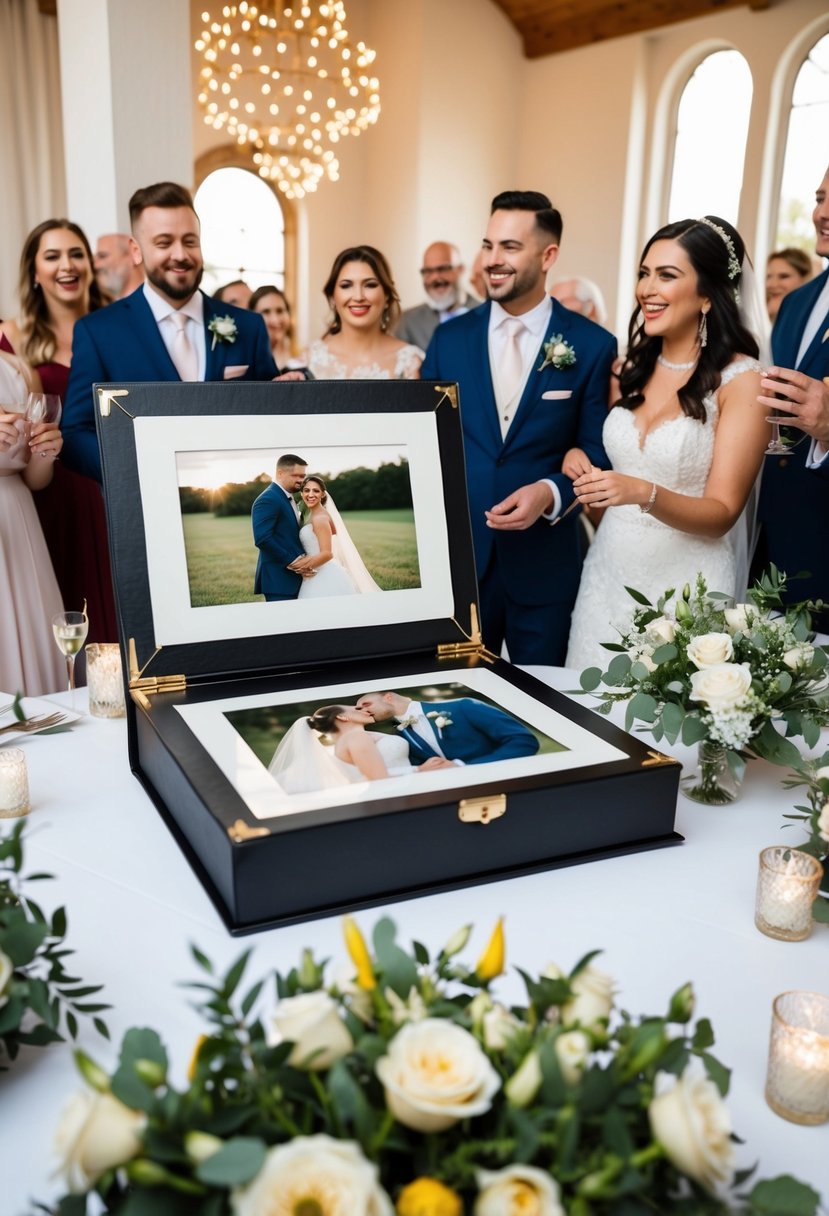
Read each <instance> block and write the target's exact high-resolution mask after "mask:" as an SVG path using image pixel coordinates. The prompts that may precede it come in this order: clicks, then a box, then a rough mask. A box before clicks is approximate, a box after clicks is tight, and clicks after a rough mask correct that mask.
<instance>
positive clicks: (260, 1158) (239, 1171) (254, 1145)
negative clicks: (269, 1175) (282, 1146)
mask: <svg viewBox="0 0 829 1216" xmlns="http://www.w3.org/2000/svg"><path fill="white" fill-rule="evenodd" d="M266 1153H267V1147H266V1145H265V1142H264V1141H263V1140H257V1139H255V1138H254V1137H252V1136H237V1137H236V1138H235V1139H233V1140H228V1142H227V1143H226V1144H225V1145H224V1147H223V1148H220V1149H219V1151H218V1152H217V1153H214V1154H213V1155H212V1157H208V1158H207V1160H206V1161H202V1162H201V1164H200V1165H198V1166H197V1167H196V1177H197V1178H198V1180H199V1181H200V1182H204V1183H206V1184H207V1185H208V1186H222V1187H232V1186H244V1185H245V1183H246V1182H250V1181H251V1179H252V1178H255V1177H256V1175H257V1174H258V1173H259V1171H260V1170H261V1168H262V1166H263V1165H264V1163H265V1156H266Z"/></svg>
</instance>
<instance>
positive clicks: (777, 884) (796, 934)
mask: <svg viewBox="0 0 829 1216" xmlns="http://www.w3.org/2000/svg"><path fill="white" fill-rule="evenodd" d="M822 878H823V866H822V865H821V864H820V862H819V861H818V860H817V858H816V857H812V856H810V854H809V853H803V852H801V851H800V850H799V849H790V848H787V847H786V846H785V845H773V846H772V847H771V848H768V849H763V850H762V852H761V853H760V869H759V873H758V875H757V900H756V903H755V908H754V923H755V925H756V926H757V928H758V929H759V930H760V932H761V933H765V934H766V936H767V937H776V938H778V939H779V940H780V941H784V942H800V941H803V939H804V938H806V937H808V936H809V934H810V933H811V932H812V904H813V903H814V901H815V899H816V898H817V893H818V888H819V887H820V883H821V879H822Z"/></svg>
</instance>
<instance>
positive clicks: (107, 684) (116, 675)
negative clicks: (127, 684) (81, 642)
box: [86, 642, 127, 718]
mask: <svg viewBox="0 0 829 1216" xmlns="http://www.w3.org/2000/svg"><path fill="white" fill-rule="evenodd" d="M86 684H87V689H88V691H89V712H90V713H91V714H92V716H93V718H123V717H124V715H125V714H126V712H127V710H126V705H125V704H124V673H123V669H122V667H121V649H120V647H119V646H118V645H117V643H115V642H90V643H89V644H88V646H87V647H86Z"/></svg>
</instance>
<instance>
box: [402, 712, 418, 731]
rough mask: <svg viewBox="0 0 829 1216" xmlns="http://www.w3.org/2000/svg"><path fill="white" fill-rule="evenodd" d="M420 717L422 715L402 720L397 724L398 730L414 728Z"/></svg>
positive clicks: (411, 715) (414, 715) (410, 715)
mask: <svg viewBox="0 0 829 1216" xmlns="http://www.w3.org/2000/svg"><path fill="white" fill-rule="evenodd" d="M419 717H420V714H409V715H408V717H406V718H401V719H400V721H399V722H398V723H397V729H398V730H408V729H409V727H410V726H414V724H415V722H416V721H417V720H418V718H419Z"/></svg>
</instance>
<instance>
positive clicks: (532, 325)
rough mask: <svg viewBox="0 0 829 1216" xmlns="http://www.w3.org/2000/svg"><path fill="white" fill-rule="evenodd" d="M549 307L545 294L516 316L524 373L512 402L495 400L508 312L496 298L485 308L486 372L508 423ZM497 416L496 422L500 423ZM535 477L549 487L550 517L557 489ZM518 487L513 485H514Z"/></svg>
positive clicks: (553, 514)
mask: <svg viewBox="0 0 829 1216" xmlns="http://www.w3.org/2000/svg"><path fill="white" fill-rule="evenodd" d="M552 311H553V302H552V300H551V299H550V297H549V296H548V295H545V296H544V299H543V300H542V301H541V303H540V304H536V306H535V308H531V309H530V311H529V312H522V313H521V314H520V316H519V317H518V320H519V321H521V322H522V323H523V325H524V331H523V333H522V334H521V335H520V337H519V342H520V346H521V358H522V361H523V364H524V375H523V378H522V380H521V390H520V392H518V394H517V395H516V396H515V397H514V398H513V401H512V402H500V401H498V396H499V394H498V390H497V385H498V368H499V366H500V364H501V360H502V359H503V356H504V351H505V349H506V344H507V326H506V324H505V322H506V321H508V320H509V319H510V318H511V317H512V315H513V314H512V313H509V312H507V310H506V309H505V308H502V307H501V305H500V304H499V303H498V301H497V300H493V301H492V305H491V307H490V310H489V332H488V335H487V343H488V346H489V373H490V377H491V379H492V387H493V389H494V390H495V398H496V401H497V402H498V408H499V411H503V412H504V413H506V414H507V421H508V424H509V425H510V426H511V425H512V420H513V418H514V417H515V411H516V410H517V408H518V403H519V401H520V400H521V396H522V394H523V392H524V389H525V388H526V386H527V379H528V378H529V375H530V373H531V372H532V370H533V368H534V367H536V366H537V363H536V360H538V358H539V352H540V350H541V344H542V342H543V341H544V335H545V334H546V332H547V327H548V326H549V324H550V315H551V313H552ZM500 421H501V420H500V419H499V423H500ZM539 481H543V482H544V483H545V485H548V486H549V487H550V490H551V491H552V495H553V505H552V506H551V508H550V510H549V511H546V512H545V513H544V516H543V518H544V519H547V520H553V519H555V518H556V516H557V515H558V513H559V511H560V510H561V495H560V494H559V491H558V486H557V485H556V483H555V482H554V481H550V480H549V478H547V477H540V478H539ZM517 488H518V487H516V489H517Z"/></svg>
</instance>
